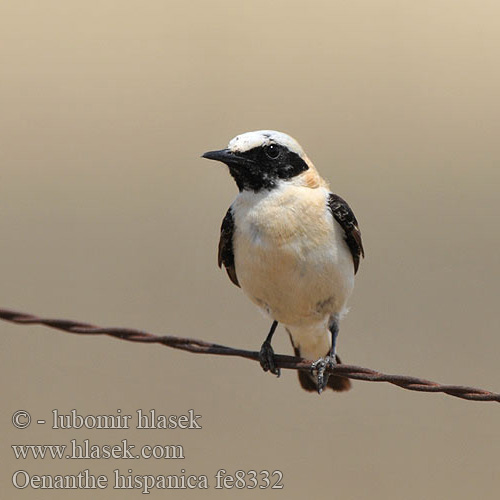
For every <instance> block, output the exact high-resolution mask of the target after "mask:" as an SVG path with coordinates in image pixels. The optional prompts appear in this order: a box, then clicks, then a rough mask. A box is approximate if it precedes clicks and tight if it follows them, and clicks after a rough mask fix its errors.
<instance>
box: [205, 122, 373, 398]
mask: <svg viewBox="0 0 500 500" xmlns="http://www.w3.org/2000/svg"><path fill="white" fill-rule="evenodd" d="M202 157H203V158H206V159H209V160H216V161H219V162H222V163H223V164H225V165H227V167H228V169H229V173H230V175H231V176H232V178H233V179H234V181H235V182H236V185H237V187H238V194H237V196H236V198H235V199H234V201H233V203H232V204H231V206H230V207H229V209H228V211H227V213H226V215H225V217H224V219H223V221H222V225H221V229H220V240H219V248H218V265H219V267H221V266H224V267H225V269H226V272H227V274H228V276H229V279H230V280H231V281H232V283H234V284H235V285H236V286H238V287H240V288H241V289H242V290H243V292H244V293H245V294H246V295H247V296H248V297H249V298H250V300H251V301H252V302H253V303H254V304H256V305H257V306H258V307H259V308H260V309H261V310H262V311H263V312H264V313H265V315H266V316H268V317H270V319H272V325H271V329H270V331H269V333H268V335H267V337H266V339H265V340H264V342H263V344H262V347H261V349H260V351H259V361H260V364H261V366H262V368H263V369H264V371H269V372H271V373H273V374H274V375H277V376H278V377H279V376H280V369H279V368H278V367H277V366H276V362H275V358H274V356H275V354H274V350H273V348H272V345H271V341H272V338H273V335H274V333H275V331H276V328H277V326H278V324H279V323H281V324H282V325H283V326H284V327H285V329H286V331H287V332H288V334H289V337H290V340H291V342H292V346H293V348H294V352H295V355H296V356H298V357H301V358H304V359H308V360H314V362H313V363H312V365H311V369H310V371H309V372H308V371H300V370H299V372H298V374H299V382H300V384H301V386H302V388H303V389H305V390H306V391H310V392H312V391H315V392H318V393H319V394H321V393H322V392H323V390H324V389H325V388H331V389H333V390H334V391H345V390H348V389H349V388H350V386H351V385H350V381H349V379H348V378H346V377H341V376H337V375H331V376H329V373H330V370H329V369H328V368H329V367H331V366H333V365H335V364H340V363H341V361H340V358H339V357H338V355H337V352H336V343H337V336H338V333H339V322H340V320H341V319H342V317H343V316H344V315H345V314H346V312H347V300H348V298H349V296H350V295H351V293H352V291H353V287H354V276H355V274H356V273H357V271H358V267H359V263H360V260H361V258H362V257H364V249H363V243H362V240H361V232H360V229H359V225H358V221H357V220H356V217H355V216H354V213H353V211H352V210H351V208H350V207H349V205H348V204H347V202H346V201H344V200H343V199H342V198H341V197H340V196H338V195H336V194H333V193H332V192H331V191H330V188H329V185H328V183H327V182H326V181H325V180H324V179H323V178H322V177H321V176H320V175H319V173H318V171H317V170H316V168H315V166H314V164H313V163H312V161H311V160H310V159H309V158H308V156H307V155H306V153H305V152H304V150H303V149H302V147H301V146H300V144H299V143H298V142H297V141H296V140H295V139H293V138H292V137H291V136H289V135H287V134H285V133H283V132H278V131H275V130H257V131H253V132H246V133H243V134H240V135H237V136H236V137H234V138H233V139H231V141H230V142H229V144H228V146H227V148H225V149H221V150H216V151H208V152H206V153H204V154H203V155H202Z"/></svg>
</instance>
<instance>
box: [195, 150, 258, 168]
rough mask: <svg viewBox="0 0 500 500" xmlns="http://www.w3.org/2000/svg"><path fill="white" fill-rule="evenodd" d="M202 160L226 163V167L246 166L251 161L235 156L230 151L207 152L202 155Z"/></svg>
mask: <svg viewBox="0 0 500 500" xmlns="http://www.w3.org/2000/svg"><path fill="white" fill-rule="evenodd" d="M201 157H202V158H207V159H208V160H216V161H221V162H222V163H225V164H226V165H233V166H236V165H244V164H247V163H249V162H251V160H249V159H248V158H244V157H243V156H238V155H235V154H234V153H233V152H232V151H231V150H230V149H220V150H218V151H207V152H206V153H204V154H202V155H201Z"/></svg>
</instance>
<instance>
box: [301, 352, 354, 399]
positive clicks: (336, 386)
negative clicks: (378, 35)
mask: <svg viewBox="0 0 500 500" xmlns="http://www.w3.org/2000/svg"><path fill="white" fill-rule="evenodd" d="M295 355H296V356H300V352H299V350H298V349H295ZM336 358H337V363H338V364H339V365H341V364H342V362H341V361H340V358H339V357H338V356H336ZM298 374H299V382H300V385H301V386H302V389H305V390H306V391H308V392H318V385H317V382H316V378H315V376H314V375H313V374H311V373H308V372H305V371H302V370H299V372H298ZM326 387H329V388H330V389H332V390H334V391H337V392H343V391H348V390H349V389H350V388H351V381H350V380H349V379H348V378H346V377H339V376H338V375H330V377H329V379H328V383H327V384H326Z"/></svg>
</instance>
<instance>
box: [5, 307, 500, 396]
mask: <svg viewBox="0 0 500 500" xmlns="http://www.w3.org/2000/svg"><path fill="white" fill-rule="evenodd" d="M0 319H3V320H5V321H10V322H12V323H17V324H22V325H44V326H48V327H50V328H55V329H56V330H61V331H64V332H69V333H75V334H80V335H109V336H111V337H115V338H118V339H121V340H128V341H129V342H141V343H150V344H162V345H165V346H167V347H172V348H174V349H181V350H183V351H189V352H194V353H203V354H217V355H222V356H238V357H241V358H246V359H252V360H254V361H258V360H259V353H258V352H257V351H246V350H243V349H234V348H232V347H227V346H224V345H220V344H214V343H212V342H205V341H203V340H197V339H191V338H184V337H173V336H171V335H162V336H159V335H154V334H152V333H148V332H145V331H143V330H136V329H134V328H116V327H111V328H103V327H100V326H95V325H91V324H89V323H81V322H79V321H72V320H67V319H47V318H41V317H38V316H35V315H33V314H25V313H21V312H17V311H11V310H8V309H0ZM275 363H276V366H277V367H279V368H285V369H290V370H308V371H309V370H310V369H311V363H312V361H310V360H306V359H302V358H296V357H294V356H286V355H282V354H280V355H276V356H275ZM327 371H329V372H330V373H332V374H334V375H341V376H342V377H347V378H350V379H355V380H364V381H367V382H388V383H389V384H393V385H397V386H398V387H401V388H402V389H407V390H410V391H420V392H443V393H445V394H448V395H450V396H454V397H456V398H461V399H467V400H470V401H496V402H497V403H500V394H495V393H493V392H490V391H485V390H483V389H476V388H474V387H465V386H461V385H442V384H438V383H436V382H431V381H430V380H425V379H421V378H417V377H409V376H406V375H388V374H386V373H381V372H378V371H375V370H371V369H369V368H363V367H360V366H354V365H335V366H333V367H328V368H327Z"/></svg>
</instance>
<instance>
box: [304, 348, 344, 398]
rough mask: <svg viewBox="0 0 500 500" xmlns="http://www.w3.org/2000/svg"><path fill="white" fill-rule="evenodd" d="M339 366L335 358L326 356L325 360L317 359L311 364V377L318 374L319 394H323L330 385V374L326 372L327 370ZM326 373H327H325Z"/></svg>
mask: <svg viewBox="0 0 500 500" xmlns="http://www.w3.org/2000/svg"><path fill="white" fill-rule="evenodd" d="M336 364H337V359H336V357H335V356H325V357H324V358H319V359H317V360H316V361H315V362H314V363H312V364H311V368H310V370H311V375H313V376H314V372H316V385H317V386H318V394H321V393H322V392H323V390H324V389H325V387H326V384H328V379H329V378H330V374H329V373H328V372H326V369H327V368H332V367H333V366H335V365H336ZM325 372H326V373H325Z"/></svg>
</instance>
